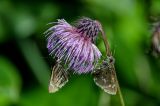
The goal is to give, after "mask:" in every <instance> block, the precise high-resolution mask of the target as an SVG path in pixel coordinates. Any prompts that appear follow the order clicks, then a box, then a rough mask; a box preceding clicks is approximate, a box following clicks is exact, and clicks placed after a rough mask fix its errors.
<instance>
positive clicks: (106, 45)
mask: <svg viewBox="0 0 160 106" xmlns="http://www.w3.org/2000/svg"><path fill="white" fill-rule="evenodd" d="M101 33H102V38H103V41H104V45H105V48H106V53H107V56H111V55H112V53H111V50H110V46H109V43H108V40H107V37H106V36H105V33H104V31H103V30H102V27H101ZM114 70H115V67H114ZM115 74H116V72H115ZM115 77H116V81H117V91H118V95H119V99H120V102H121V106H125V103H124V99H123V95H122V93H121V89H120V86H119V82H118V78H117V75H115Z"/></svg>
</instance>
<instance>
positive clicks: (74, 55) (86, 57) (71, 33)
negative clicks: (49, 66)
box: [45, 18, 101, 74]
mask: <svg viewBox="0 0 160 106" xmlns="http://www.w3.org/2000/svg"><path fill="white" fill-rule="evenodd" d="M98 32H99V26H98V24H97V21H94V20H91V19H89V18H82V19H80V20H78V21H77V24H76V25H75V26H71V25H70V24H69V23H67V22H66V21H65V20H64V19H59V20H58V22H55V25H54V26H52V27H51V28H49V29H48V30H47V31H46V33H45V34H46V36H47V48H48V51H49V53H50V55H52V56H53V57H57V58H58V61H62V62H63V63H65V64H67V66H68V68H70V69H72V70H74V72H75V73H79V74H80V73H86V72H90V71H92V70H93V68H94V64H96V63H97V61H98V59H99V58H100V57H101V52H100V51H99V49H98V48H97V47H96V45H95V44H94V43H93V39H94V38H95V37H96V36H97V35H98Z"/></svg>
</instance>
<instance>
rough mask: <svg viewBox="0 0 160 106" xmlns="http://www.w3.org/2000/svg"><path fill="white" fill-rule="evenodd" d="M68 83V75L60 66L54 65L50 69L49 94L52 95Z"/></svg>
mask: <svg viewBox="0 0 160 106" xmlns="http://www.w3.org/2000/svg"><path fill="white" fill-rule="evenodd" d="M67 82H68V73H67V71H65V70H64V68H63V67H62V66H61V65H60V64H58V63H57V64H56V65H55V66H54V67H53V69H52V74H51V79H50V83H49V93H54V92H56V91H58V90H59V89H60V88H62V87H63V86H64V85H65V84H66V83H67Z"/></svg>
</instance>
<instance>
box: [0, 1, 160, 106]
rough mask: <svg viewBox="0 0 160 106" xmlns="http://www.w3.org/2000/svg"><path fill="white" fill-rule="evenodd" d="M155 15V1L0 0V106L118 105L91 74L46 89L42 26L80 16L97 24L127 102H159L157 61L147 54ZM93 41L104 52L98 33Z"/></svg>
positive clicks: (158, 11) (133, 105) (49, 62)
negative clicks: (50, 90)
mask: <svg viewBox="0 0 160 106" xmlns="http://www.w3.org/2000/svg"><path fill="white" fill-rule="evenodd" d="M158 15H160V0H120V1H117V0H70V1H69V0H68V1H65V0H0V106H120V102H119V97H118V96H110V95H108V94H105V93H103V92H102V90H101V89H99V88H98V87H97V86H96V85H95V84H94V82H93V78H92V76H91V75H90V74H87V75H80V76H78V75H72V76H71V77H70V80H69V83H67V84H66V86H64V87H63V88H62V89H61V90H60V91H59V92H56V93H54V94H49V93H48V83H49V77H50V73H51V67H52V66H53V63H54V61H53V59H52V58H51V57H49V56H48V51H47V49H46V40H45V37H44V35H43V32H44V31H45V30H46V29H47V28H48V26H47V25H46V24H47V23H49V22H53V21H56V19H61V18H64V19H65V20H67V21H68V22H70V23H73V22H74V21H75V20H76V19H77V18H79V17H80V16H86V17H90V18H92V19H97V20H99V21H100V22H101V23H102V25H103V27H104V30H105V32H106V34H107V37H108V39H109V42H110V45H111V48H112V50H113V51H115V52H114V56H115V58H116V64H115V66H116V72H117V76H118V79H119V83H120V86H121V90H122V94H123V96H124V101H125V103H126V106H160V60H159V59H157V58H154V57H153V56H151V55H150V54H148V50H149V48H150V39H151V27H150V26H151V23H152V22H153V20H150V17H151V16H158ZM99 36H101V35H99ZM96 45H97V46H98V48H99V49H100V50H101V51H102V52H103V54H105V48H104V45H103V42H102V40H101V37H99V38H98V41H97V44H96Z"/></svg>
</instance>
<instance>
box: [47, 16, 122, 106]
mask: <svg viewBox="0 0 160 106" xmlns="http://www.w3.org/2000/svg"><path fill="white" fill-rule="evenodd" d="M54 24H55V25H54V26H52V27H51V28H49V29H48V30H47V31H46V32H45V35H46V37H47V48H48V51H49V54H50V55H51V56H53V58H56V59H57V60H56V62H57V63H56V65H54V67H53V70H52V75H51V80H50V84H49V92H56V91H58V90H59V89H60V88H61V87H62V86H64V85H65V84H66V83H67V82H68V74H69V73H68V70H73V73H78V74H82V73H89V72H91V73H92V75H93V77H94V81H95V83H96V84H97V85H98V86H99V87H100V88H102V89H103V90H104V91H105V92H107V93H109V94H112V95H115V94H116V93H117V90H118V92H119V95H120V99H121V103H122V106H124V102H123V98H122V94H121V92H120V87H119V84H118V80H117V76H116V72H115V68H114V60H115V59H114V57H113V56H112V52H111V50H110V46H109V43H108V40H107V38H106V37H105V34H104V31H103V29H102V26H101V24H100V22H98V21H97V20H92V19H90V18H86V17H83V18H81V19H79V20H77V21H76V24H75V25H73V26H72V25H70V24H69V23H67V22H66V21H65V20H64V19H59V20H58V22H54ZM99 32H101V33H102V37H103V40H104V44H105V47H106V57H107V59H105V60H103V61H102V63H101V64H100V68H97V67H96V66H97V64H98V61H99V60H100V59H101V56H102V55H101V52H100V51H99V49H98V48H97V47H96V45H95V44H94V41H95V39H96V37H97V35H98V33H99Z"/></svg>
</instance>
